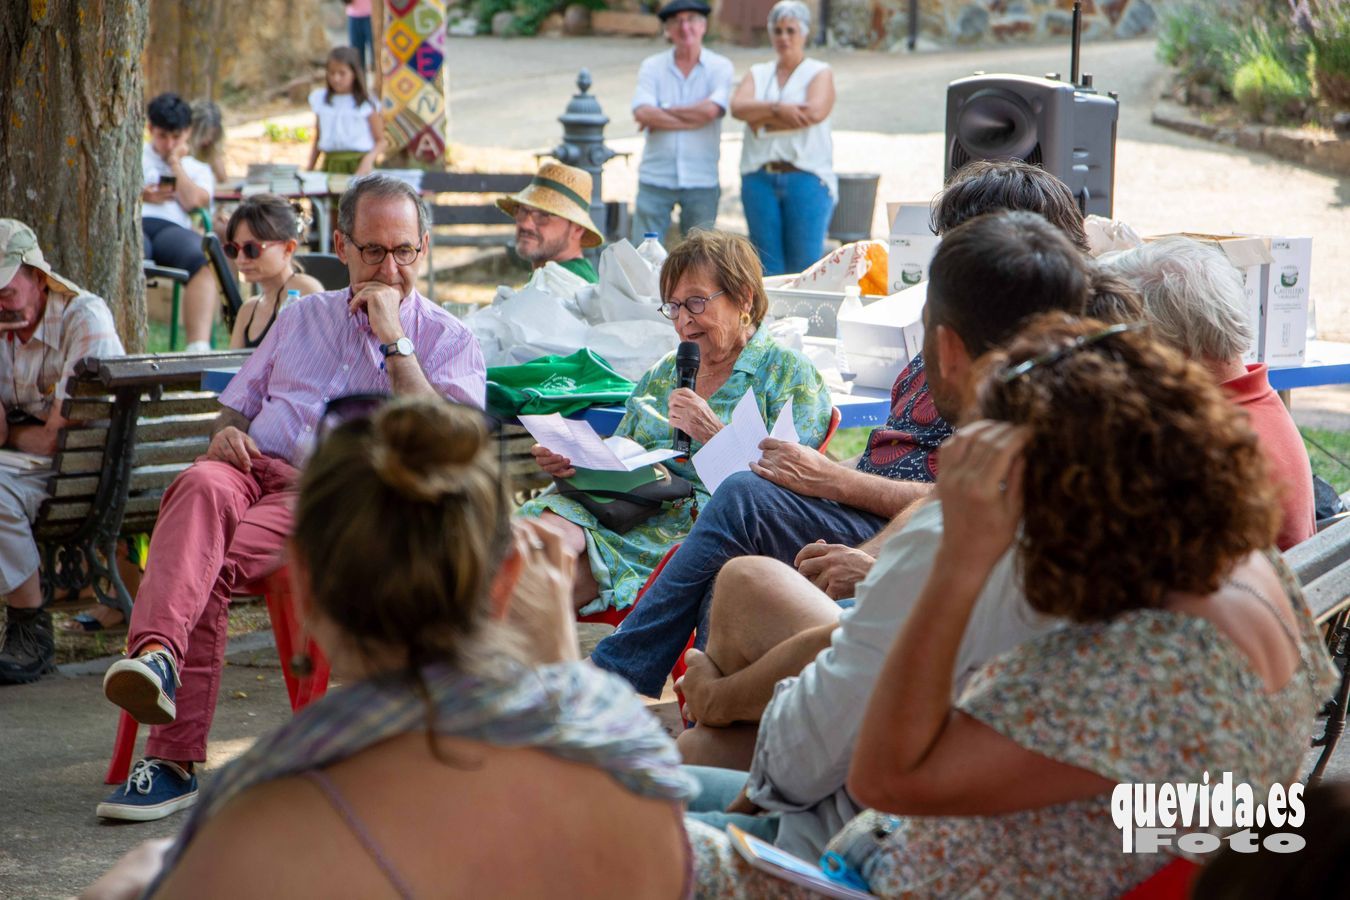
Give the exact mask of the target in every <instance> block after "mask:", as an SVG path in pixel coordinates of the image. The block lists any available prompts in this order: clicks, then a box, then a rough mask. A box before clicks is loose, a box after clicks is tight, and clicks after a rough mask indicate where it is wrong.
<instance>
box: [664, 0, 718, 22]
mask: <svg viewBox="0 0 1350 900" xmlns="http://www.w3.org/2000/svg"><path fill="white" fill-rule="evenodd" d="M682 12H696V13H699V14H700V15H704V16H709V15H712V7H710V6H709V5H708V4H706V3H704V2H703V0H670V2H669V3H667V4H666V5H665V6H663V7H661V10H660V11H659V12H658V13H657V14H656V15H657V16H658V17H659V18H660V19H661V21H662V22H664V21H666V19H669V18H670V17H671V16H675V15H679V14H680V13H682Z"/></svg>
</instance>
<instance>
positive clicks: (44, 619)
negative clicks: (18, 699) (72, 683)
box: [0, 606, 56, 684]
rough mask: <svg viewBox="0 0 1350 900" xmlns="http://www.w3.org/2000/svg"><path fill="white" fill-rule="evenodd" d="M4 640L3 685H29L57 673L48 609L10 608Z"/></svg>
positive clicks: (1, 654)
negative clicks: (50, 673)
mask: <svg viewBox="0 0 1350 900" xmlns="http://www.w3.org/2000/svg"><path fill="white" fill-rule="evenodd" d="M8 610H9V615H8V620H7V623H6V625H5V642H4V644H3V645H0V684H29V683H30V682H34V681H37V680H38V679H39V678H41V677H42V676H43V675H46V674H47V673H48V672H55V671H56V665H55V664H54V662H53V660H54V659H55V658H56V640H55V638H54V637H53V636H52V614H51V613H49V612H47V611H46V610H45V609H38V608H33V609H20V608H19V607H17V606H11V607H9V608H8Z"/></svg>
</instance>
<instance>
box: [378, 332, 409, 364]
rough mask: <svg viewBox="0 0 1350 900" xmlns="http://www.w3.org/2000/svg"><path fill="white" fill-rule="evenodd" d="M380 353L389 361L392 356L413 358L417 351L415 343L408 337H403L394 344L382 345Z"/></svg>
mask: <svg viewBox="0 0 1350 900" xmlns="http://www.w3.org/2000/svg"><path fill="white" fill-rule="evenodd" d="M380 352H381V353H383V354H384V356H385V358H386V359H388V358H389V357H391V356H412V355H413V353H415V352H416V350H415V349H414V348H413V342H412V341H410V340H409V339H408V338H406V337H401V338H399V339H398V340H396V341H394V342H393V343H392V344H381V345H380Z"/></svg>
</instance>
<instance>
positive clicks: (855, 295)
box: [834, 284, 863, 375]
mask: <svg viewBox="0 0 1350 900" xmlns="http://www.w3.org/2000/svg"><path fill="white" fill-rule="evenodd" d="M862 308H863V303H862V288H860V287H858V286H857V285H856V284H850V285H848V286H847V287H845V288H844V299H843V301H842V302H840V304H839V312H838V313H837V314H836V317H835V320H834V338H835V344H834V365H835V368H837V369H838V370H839V374H840V375H843V374H846V373H849V372H852V371H853V370H852V369H850V368H849V365H848V357H847V356H845V355H844V326H843V325H842V324H840V322H841V320H842V319H843V318H844V316H845V315H851V314H852V313H856V312H858V311H859V310H861V309H862Z"/></svg>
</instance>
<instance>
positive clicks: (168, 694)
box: [103, 650, 180, 725]
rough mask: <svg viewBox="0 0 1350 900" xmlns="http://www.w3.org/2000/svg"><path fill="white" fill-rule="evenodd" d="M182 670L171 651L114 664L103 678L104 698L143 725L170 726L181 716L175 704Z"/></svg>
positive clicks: (122, 660)
mask: <svg viewBox="0 0 1350 900" xmlns="http://www.w3.org/2000/svg"><path fill="white" fill-rule="evenodd" d="M179 684H180V682H179V680H178V668H177V666H175V665H174V664H173V657H171V656H170V655H169V652H168V651H167V650H156V651H155V652H153V653H147V654H145V655H144V656H137V657H136V658H134V659H121V660H118V661H117V662H115V663H113V664H112V666H111V667H110V668H109V669H108V674H107V675H104V676H103V696H105V697H107V698H108V700H110V701H111V702H113V703H116V704H117V705H118V706H120V707H122V708H123V709H125V710H126V711H127V712H129V713H131V717H132V718H133V719H135V720H136V721H137V722H140V723H141V724H143V725H167V724H169V723H170V722H172V721H173V720H174V717H175V716H176V715H177V714H178V706H177V705H176V704H175V703H174V702H173V695H174V692H175V691H177V690H178V685H179Z"/></svg>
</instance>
